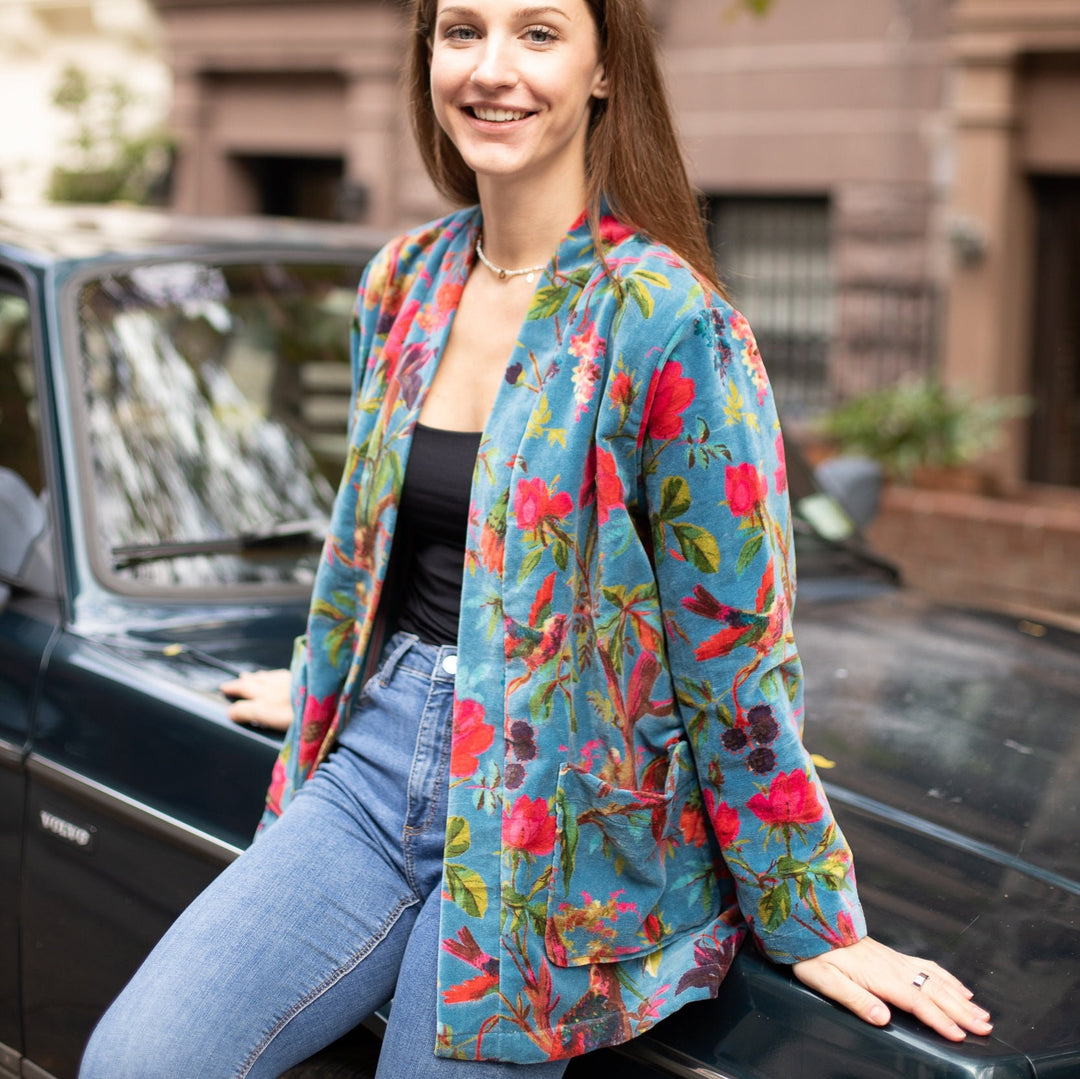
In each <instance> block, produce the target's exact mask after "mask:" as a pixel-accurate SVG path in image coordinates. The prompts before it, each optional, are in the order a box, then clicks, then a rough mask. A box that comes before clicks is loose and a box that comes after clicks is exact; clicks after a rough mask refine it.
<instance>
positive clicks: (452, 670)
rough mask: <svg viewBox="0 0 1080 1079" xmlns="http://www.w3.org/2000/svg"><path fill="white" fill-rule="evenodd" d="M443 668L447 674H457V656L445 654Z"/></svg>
mask: <svg viewBox="0 0 1080 1079" xmlns="http://www.w3.org/2000/svg"><path fill="white" fill-rule="evenodd" d="M442 669H443V670H444V671H446V673H447V674H457V656H443V661H442Z"/></svg>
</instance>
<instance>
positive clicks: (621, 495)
mask: <svg viewBox="0 0 1080 1079" xmlns="http://www.w3.org/2000/svg"><path fill="white" fill-rule="evenodd" d="M412 42H413V58H412V92H413V105H412V108H413V117H414V122H415V125H416V128H417V133H418V136H419V142H420V146H421V148H422V150H423V152H424V154H425V158H426V161H427V164H428V168H429V171H430V172H431V174H432V176H433V177H434V179H435V181H436V183H437V184H439V186H440V187H441V188H442V189H443V190H444V191H445V192H446V193H447V194H448V195H449V196H450V197H452V198H454V199H455V200H456V201H458V202H460V203H466V204H471V203H474V202H478V203H479V206H478V207H474V208H470V209H467V210H464V211H461V212H459V213H456V214H453V215H451V216H450V217H448V218H445V219H443V220H442V221H439V222H436V223H434V224H432V225H429V226H427V227H425V228H423V229H420V230H418V231H417V232H414V233H411V234H409V235H406V236H403V237H401V238H399V239H398V240H396V241H395V242H393V243H392V244H390V245H389V246H388V248H387V249H386V250H385V251H384V252H382V254H381V255H380V256H378V257H377V258H376V259H375V260H374V261H373V263H372V265H371V266H370V267H369V269H368V271H367V272H366V274H365V278H364V281H363V283H362V285H361V290H360V296H359V300H358V305H357V316H356V324H355V332H354V378H355V385H356V395H355V409H354V415H353V420H352V428H351V443H352V450H351V452H350V456H349V460H348V463H347V466H346V470H345V477H344V479H343V481H342V486H341V489H340V492H339V495H338V500H337V503H336V506H335V511H334V519H333V522H332V525H331V535H330V538H329V539H328V542H327V547H326V551H325V557H324V560H323V564H322V566H321V568H320V572H319V577H318V581H317V583H316V588H315V597H314V600H313V603H312V609H311V616H310V619H309V626H308V630H309V632H308V637H307V641H306V644H303V645H302V647H301V649H300V651H299V654H298V656H297V659H296V662H295V663H294V667H293V677H294V696H295V710H296V717H297V718H296V720H295V721H294V723H293V726H292V729H291V732H290V737H289V738H287V740H286V748H285V750H284V751H283V753H282V757H281V759H280V760H279V763H278V766H277V768H276V769H275V774H274V777H273V782H272V786H271V791H270V795H269V797H268V808H267V816H266V820H265V823H266V824H272V826H270V827H267V828H265V829H264V831H263V833H262V835H261V836H260V838H259V839H258V840H257V841H256V842H255V843H254V844H253V846H252V848H251V849H250V850H249V851H248V852H247V853H246V854H245V855H244V856H243V857H241V858H240V859H239V860H238V861H237V862H236V863H235V864H234V865H233V866H232V867H230V869H229V870H227V871H226V872H225V873H224V874H222V876H221V877H220V878H219V879H218V880H217V881H216V882H215V883H214V884H213V885H212V886H211V887H210V889H208V891H207V892H206V893H204V895H203V896H202V897H200V898H199V899H198V900H197V901H196V902H195V903H194V904H193V905H192V907H191V908H190V909H189V910H188V911H187V912H186V913H185V914H184V915H183V916H182V917H181V919H180V920H179V921H178V922H177V925H176V926H175V927H174V928H173V929H172V930H171V931H170V933H169V934H167V936H166V937H165V938H164V940H163V942H162V944H161V945H159V947H158V948H157V949H156V950H155V952H154V953H153V955H152V956H151V957H150V959H149V960H148V961H147V963H146V964H145V965H144V966H143V968H142V969H141V970H140V971H139V973H138V974H137V975H136V976H135V978H134V979H133V981H132V983H131V984H130V985H129V987H128V988H127V989H126V990H125V992H124V993H123V994H122V995H121V997H120V998H119V1000H118V1001H117V1003H116V1004H115V1005H114V1006H113V1008H112V1009H111V1010H110V1012H109V1013H108V1014H107V1016H106V1017H105V1019H104V1020H103V1021H102V1024H101V1026H100V1027H99V1030H98V1031H97V1032H96V1033H95V1036H94V1038H93V1039H92V1041H91V1044H90V1046H89V1048H88V1051H87V1054H86V1059H85V1061H84V1067H83V1073H82V1074H83V1075H84V1076H86V1077H93V1076H106V1075H107V1076H109V1077H110V1079H115V1077H117V1076H125V1075H140V1076H146V1075H162V1076H169V1077H170V1079H172V1077H175V1076H176V1075H182V1074H198V1075H223V1076H225V1075H228V1076H234V1075H236V1076H273V1075H277V1074H278V1073H279V1072H280V1071H282V1070H284V1069H285V1068H286V1067H288V1066H289V1065H291V1064H293V1063H295V1062H296V1061H298V1060H300V1059H302V1058H303V1057H305V1056H306V1055H308V1054H310V1053H311V1052H313V1051H314V1050H315V1049H317V1048H319V1047H320V1046H321V1045H324V1044H326V1043H327V1042H329V1041H330V1040H331V1039H333V1038H334V1037H336V1036H337V1035H339V1034H341V1033H342V1032H344V1031H345V1030H347V1029H349V1028H350V1027H351V1026H353V1025H354V1024H355V1023H357V1022H358V1021H360V1020H361V1019H362V1018H363V1017H364V1016H365V1015H367V1014H369V1013H370V1012H371V1011H372V1010H373V1009H374V1008H375V1007H376V1006H378V1005H379V1004H381V1003H382V1002H383V1001H384V1000H386V999H388V998H389V997H391V996H393V998H394V1004H393V1010H392V1013H391V1016H390V1023H389V1027H388V1030H387V1036H386V1039H385V1042H384V1048H383V1053H382V1058H381V1060H380V1065H379V1076H380V1077H387V1076H410V1077H415V1076H439V1075H442V1074H444V1073H445V1074H446V1075H448V1076H455V1077H459V1079H468V1077H469V1076H472V1075H476V1076H493V1077H494V1076H498V1075H503V1074H517V1073H518V1072H519V1071H521V1072H523V1073H524V1074H528V1075H535V1076H537V1077H547V1076H557V1075H560V1074H562V1071H563V1069H564V1066H565V1059H566V1058H567V1057H569V1056H573V1055H576V1054H579V1053H582V1052H585V1051H587V1050H589V1049H592V1048H595V1047H597V1046H600V1045H606V1044H612V1043H615V1042H619V1041H623V1040H625V1039H627V1038H630V1037H632V1036H634V1035H635V1034H637V1033H639V1032H640V1031H642V1030H644V1029H646V1028H648V1027H649V1026H650V1025H652V1024H653V1023H655V1022H656V1021H657V1020H658V1019H659V1018H662V1017H663V1016H664V1015H667V1014H669V1013H670V1012H672V1011H673V1010H675V1009H676V1008H678V1007H679V1006H681V1005H682V1004H683V1003H685V1002H686V1001H688V1000H692V999H698V998H701V997H706V996H709V995H712V994H715V992H716V987H717V986H718V984H719V982H720V980H721V979H722V978H723V976H724V974H725V972H726V970H727V968H728V966H729V965H730V963H731V960H732V958H733V956H734V954H735V951H736V949H737V947H738V945H739V944H740V942H741V941H742V939H743V937H744V936H745V935H746V934H747V932H748V931H749V933H751V934H752V935H753V936H754V938H755V939H756V941H757V942H758V945H759V946H760V947H761V948H762V949H763V950H764V951H765V952H766V953H767V954H768V955H770V956H771V957H773V958H774V959H776V960H778V961H780V962H786V963H794V969H795V972H796V973H797V975H798V976H799V977H800V978H802V979H803V980H804V981H805V982H806V983H807V984H809V985H811V986H813V987H815V988H817V989H819V990H820V991H821V992H822V993H824V994H826V995H827V996H830V997H832V998H833V999H835V1000H837V1001H839V1002H841V1003H843V1004H845V1005H847V1006H848V1007H850V1008H852V1009H853V1010H854V1011H855V1012H857V1013H858V1014H859V1015H861V1016H863V1017H864V1018H865V1019H867V1020H868V1021H869V1022H873V1023H878V1024H881V1023H884V1022H886V1021H887V1020H888V1016H889V1013H888V1008H887V1006H886V1002H888V1003H892V1004H896V1005H897V1006H900V1007H902V1008H906V1009H908V1010H911V1011H913V1012H915V1014H916V1015H918V1016H919V1017H920V1018H921V1019H923V1020H924V1021H925V1022H927V1023H929V1024H930V1025H931V1026H933V1027H934V1028H935V1029H937V1030H939V1031H940V1032H941V1033H942V1034H944V1035H945V1036H946V1037H950V1038H961V1037H963V1036H964V1032H965V1031H974V1032H977V1033H987V1032H988V1031H989V1029H990V1027H989V1023H988V1016H987V1015H986V1013H985V1012H983V1011H982V1010H981V1009H979V1008H978V1007H977V1006H976V1005H974V1004H973V1003H972V1002H971V1000H970V997H971V994H970V993H969V992H968V991H967V990H966V989H965V988H964V987H963V986H962V985H961V984H960V983H959V982H958V981H956V979H955V978H953V977H952V976H951V975H949V974H947V973H946V972H945V971H943V970H940V969H939V968H938V967H936V966H935V965H933V964H929V963H927V962H925V961H923V960H917V959H913V958H910V957H906V956H901V955H898V954H897V953H895V952H893V951H891V950H890V949H888V948H885V947H884V946H882V945H880V944H877V943H876V942H874V941H872V940H871V939H869V938H866V937H864V935H863V934H864V930H863V923H862V915H861V911H860V908H859V905H858V900H857V897H856V894H855V888H854V879H853V876H852V871H851V860H850V854H849V852H848V850H847V848H846V846H845V844H844V841H843V838H842V836H841V835H840V834H839V831H838V830H837V829H836V826H835V824H834V823H833V821H832V818H831V815H830V814H829V811H828V808H827V806H826V804H825V801H824V796H823V794H822V793H821V790H820V786H819V784H818V781H817V778H816V776H815V775H814V772H813V767H812V764H811V762H810V760H809V758H808V755H807V754H806V751H805V749H804V748H803V746H802V744H801V740H800V722H801V697H800V692H799V687H800V671H799V665H798V658H797V654H796V652H795V649H794V642H793V640H792V636H791V629H790V607H791V600H792V589H793V581H792V574H791V557H790V556H791V548H790V531H789V527H788V517H787V506H786V485H785V479H784V471H783V451H782V445H781V441H780V435H779V430H778V427H777V423H776V417H775V413H774V411H773V408H772V402H771V398H770V395H769V390H768V385H767V382H766V380H765V376H764V372H763V369H762V367H761V364H760V360H759V357H758V355H757V351H756V349H755V347H754V345H753V339H752V337H751V335H750V332H749V329H748V328H747V326H746V324H745V322H744V321H743V320H742V319H741V318H740V316H738V315H737V314H736V313H735V312H734V311H733V310H732V309H731V308H730V307H729V306H728V305H727V304H726V303H725V302H724V300H723V299H722V298H721V293H720V289H719V286H718V285H717V283H716V281H715V280H714V277H713V270H712V267H711V263H710V257H709V252H708V248H707V245H706V243H705V239H704V235H703V233H702V229H701V225H700V221H699V218H698V216H697V206H696V204H695V201H694V199H693V196H692V194H691V192H690V189H689V186H688V184H687V182H686V178H685V174H684V172H683V170H682V168H681V166H680V165H679V164H678V161H679V157H678V153H677V148H676V144H675V139H674V136H673V133H672V129H671V123H670V119H669V116H668V110H667V106H666V104H665V101H664V97H663V94H662V91H661V86H660V81H659V78H658V76H657V72H656V65H655V59H654V56H653V53H652V43H651V36H650V30H649V26H648V23H647V20H646V18H645V16H644V14H643V11H642V6H641V3H640V0H606V2H604V0H555V2H554V3H550V4H545V5H543V6H542V7H534V8H523V7H522V5H521V3H520V0H420V2H419V3H417V4H416V6H415V10H414V22H413V39H412ZM507 357H509V363H508V362H507ZM395 629H396V631H397V632H394V631H395ZM384 642H387V643H385V644H384ZM459 649H460V651H459ZM286 807H288V808H287V809H286ZM283 811H284V812H283ZM279 816H280V817H281V819H280V821H278V820H277V818H278V817H279ZM274 822H276V823H274ZM433 1050H434V1053H435V1054H436V1055H433V1052H432V1051H433ZM449 1058H458V1059H449ZM521 1066H524V1067H521Z"/></svg>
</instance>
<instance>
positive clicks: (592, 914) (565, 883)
mask: <svg viewBox="0 0 1080 1079" xmlns="http://www.w3.org/2000/svg"><path fill="white" fill-rule="evenodd" d="M556 816H557V830H556V837H555V848H554V851H553V852H552V859H553V872H552V878H551V886H550V890H549V892H548V906H547V923H546V929H545V934H544V939H545V947H546V949H547V954H548V958H549V959H550V960H551V961H552V962H553V963H554V964H555V965H556V966H562V967H573V966H581V965H582V964H585V963H602V962H612V961H614V960H619V959H627V958H630V957H633V956H644V955H648V954H649V953H650V952H654V951H656V950H657V949H658V948H661V947H663V945H664V944H665V943H666V942H667V941H668V940H669V939H670V938H671V937H673V936H675V935H677V934H680V933H683V932H685V931H687V930H689V929H693V928H696V927H698V926H700V925H703V924H704V923H706V922H708V921H710V920H712V919H713V918H715V917H716V916H717V914H718V913H719V909H720V900H719V889H718V887H717V883H716V872H715V865H714V861H713V844H712V841H711V839H710V838H709V834H708V828H707V825H706V823H705V818H704V813H703V810H702V808H701V793H700V788H699V786H698V782H697V776H696V773H695V771H694V766H693V761H692V758H691V755H690V750H689V747H688V745H687V743H686V742H685V741H684V740H680V741H678V742H676V743H675V744H674V746H673V747H672V748H671V749H670V750H669V752H668V769H667V777H666V780H665V783H664V789H663V790H662V791H659V790H656V791H645V790H622V789H618V788H615V787H612V786H611V785H610V784H608V783H606V782H604V781H603V780H602V779H600V778H599V777H597V776H594V775H590V774H589V773H586V772H580V771H578V770H577V769H574V768H570V767H568V766H567V765H563V767H562V769H561V771H560V773H559V787H558V791H557V794H556Z"/></svg>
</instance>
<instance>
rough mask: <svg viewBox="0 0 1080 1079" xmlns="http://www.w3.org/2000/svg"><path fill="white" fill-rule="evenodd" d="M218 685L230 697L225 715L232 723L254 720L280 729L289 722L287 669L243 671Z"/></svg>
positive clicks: (259, 723) (290, 707) (290, 711)
mask: <svg viewBox="0 0 1080 1079" xmlns="http://www.w3.org/2000/svg"><path fill="white" fill-rule="evenodd" d="M220 688H221V692H222V693H224V694H225V696H226V697H232V698H234V700H233V702H232V703H231V704H230V705H229V707H228V716H229V718H230V719H231V720H233V722H235V723H256V724H258V725H259V726H261V727H270V728H271V729H273V730H279V731H283V730H285V729H286V728H287V727H288V726H289V724H290V723H291V722H292V718H293V710H292V702H291V701H290V699H289V672H288V671H287V670H274V671H244V672H243V673H242V674H241V675H240V676H239V677H237V678H234V679H231V680H230V681H228V682H223V683H222V684H221V687H220Z"/></svg>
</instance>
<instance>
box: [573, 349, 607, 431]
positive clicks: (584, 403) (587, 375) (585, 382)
mask: <svg viewBox="0 0 1080 1079" xmlns="http://www.w3.org/2000/svg"><path fill="white" fill-rule="evenodd" d="M599 377H600V365H599V364H598V363H597V362H596V361H595V360H590V359H587V358H582V359H580V360H579V361H578V364H577V366H576V367H575V368H574V372H573V374H572V375H571V376H570V379H571V381H572V382H573V384H574V420H575V422H577V421H579V420H580V419H581V415H582V413H583V412H584V411H585V409H586V408H588V407H589V402H590V401H591V400H592V399H593V394H594V393H595V392H596V380H597V379H598V378H599Z"/></svg>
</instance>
